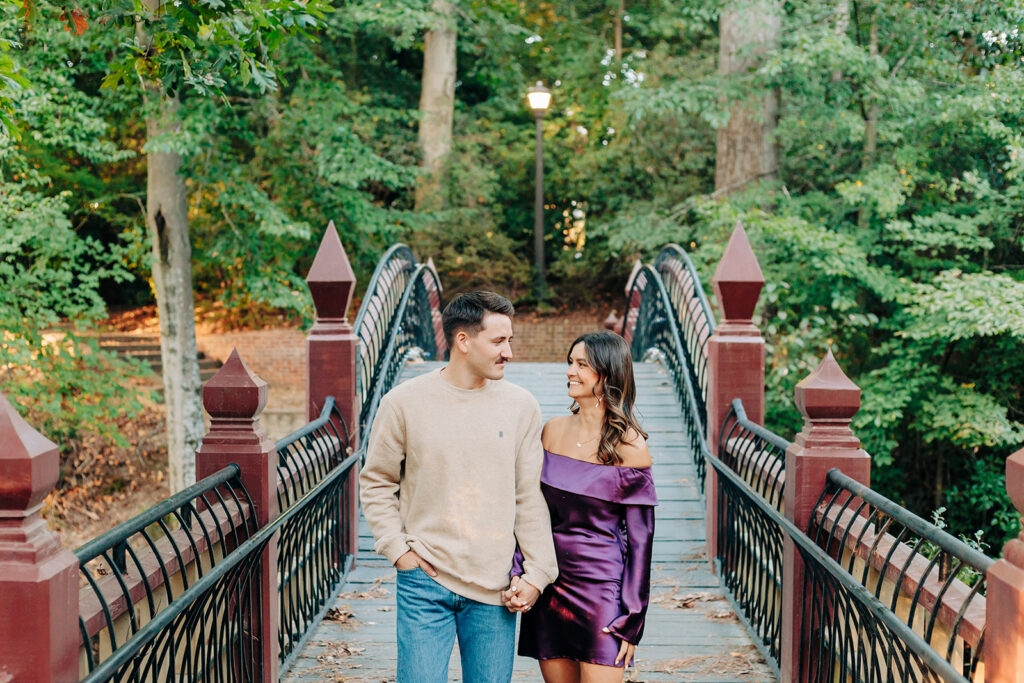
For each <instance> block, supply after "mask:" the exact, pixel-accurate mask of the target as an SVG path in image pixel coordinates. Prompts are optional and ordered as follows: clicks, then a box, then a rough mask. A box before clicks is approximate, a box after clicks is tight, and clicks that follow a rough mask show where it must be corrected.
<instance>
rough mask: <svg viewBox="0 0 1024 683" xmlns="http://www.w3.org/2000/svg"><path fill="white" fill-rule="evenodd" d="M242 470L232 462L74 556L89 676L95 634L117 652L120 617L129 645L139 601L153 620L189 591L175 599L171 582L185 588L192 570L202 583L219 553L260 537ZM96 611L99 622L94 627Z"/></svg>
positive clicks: (93, 662) (137, 621) (139, 626)
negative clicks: (256, 535) (79, 580)
mask: <svg viewBox="0 0 1024 683" xmlns="http://www.w3.org/2000/svg"><path fill="white" fill-rule="evenodd" d="M240 471H241V470H240V469H239V467H238V466H237V465H234V464H231V465H228V466H227V467H225V468H223V469H222V470H220V471H218V472H216V473H214V474H212V475H210V476H209V477H206V478H205V479H202V480H200V481H198V482H196V483H195V484H193V485H192V486H189V487H188V488H186V489H184V490H182V491H179V492H178V493H176V494H174V495H172V496H170V497H168V498H166V499H165V500H163V501H161V502H159V503H157V504H156V505H155V506H153V507H151V508H149V509H148V510H145V511H144V512H141V513H140V514H138V515H136V516H134V517H132V518H131V519H129V520H128V521H126V522H123V523H122V524H119V525H117V526H116V527H114V528H113V529H110V530H109V531H107V532H105V533H103V534H101V535H99V536H97V537H96V538H94V539H92V540H91V541H88V542H86V543H85V544H83V545H82V546H80V547H79V548H77V549H76V550H75V551H74V555H75V558H76V559H77V560H78V563H79V571H80V574H81V576H82V577H83V578H84V580H85V585H84V586H83V587H82V588H81V590H80V595H81V596H82V597H81V598H80V610H79V615H78V626H79V632H80V633H81V636H82V649H83V650H84V652H85V663H86V666H87V668H88V669H89V670H90V671H92V670H94V669H96V668H97V666H98V663H97V661H96V656H97V654H98V653H97V652H94V643H93V638H94V637H97V636H98V635H99V634H100V633H105V637H106V643H107V647H109V648H110V649H111V650H112V651H114V652H116V651H117V650H118V649H119V647H118V637H117V631H118V629H117V628H116V622H117V621H118V620H120V619H121V618H123V617H124V616H126V615H127V616H128V624H129V630H130V633H129V635H128V636H127V637H126V642H130V640H131V639H132V638H134V637H135V636H136V635H137V634H138V633H139V632H140V631H141V630H142V629H143V628H145V626H146V624H140V621H141V615H140V614H139V613H137V611H136V609H135V607H134V606H135V604H136V603H138V602H140V601H143V600H144V601H145V604H146V606H147V608H148V615H149V618H150V621H152V619H154V618H155V617H154V615H156V616H159V615H160V614H161V613H162V612H161V607H160V605H159V603H160V602H161V600H166V602H167V603H168V604H172V603H173V602H174V601H175V600H180V599H181V595H183V594H184V593H183V592H182V593H181V594H176V591H175V587H174V584H175V581H172V578H176V577H180V581H181V583H182V590H183V591H187V590H188V588H189V572H188V571H187V569H188V568H189V567H194V568H195V572H196V574H197V576H198V577H199V578H200V579H201V578H202V577H203V576H204V575H205V574H206V573H208V572H209V571H211V570H212V569H213V568H214V567H216V566H217V564H218V561H219V560H218V557H217V556H218V554H219V555H220V556H221V557H223V556H226V555H228V554H229V553H230V549H231V547H233V546H234V545H237V544H238V543H239V542H241V541H244V540H245V539H246V538H249V537H250V536H251V535H252V533H254V532H255V520H254V518H253V515H252V514H251V512H252V501H251V499H250V498H249V494H248V492H247V491H246V490H245V487H244V486H243V485H242V482H241V479H240V476H239V475H240ZM222 492H225V493H222ZM236 492H237V493H236ZM225 495H226V496H227V497H228V498H229V499H226V498H225ZM168 518H170V519H168ZM154 526H155V527H156V528H155V529H154V530H153V532H152V533H151V532H150V528H151V527H154ZM172 527H174V528H172ZM204 558H205V560H206V562H205V567H204ZM100 560H102V563H101V564H99V565H97V566H92V565H93V564H96V563H97V562H99V561H100ZM129 560H130V562H129ZM104 565H105V566H104ZM94 571H95V574H96V575H95V576H94ZM108 577H112V579H113V581H112V580H111V578H108ZM159 593H162V594H163V598H161V597H160V596H159V595H158V594H159ZM163 609H166V608H163ZM97 614H98V615H99V616H100V621H99V622H98V623H94V622H96V616H97Z"/></svg>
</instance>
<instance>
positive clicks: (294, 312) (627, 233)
mask: <svg viewBox="0 0 1024 683" xmlns="http://www.w3.org/2000/svg"><path fill="white" fill-rule="evenodd" d="M453 4H454V14H455V17H454V21H455V23H456V28H457V30H456V34H457V44H456V51H457V55H456V63H457V72H456V74H457V79H456V83H455V97H454V103H453V108H454V111H453V126H452V141H451V153H450V156H449V160H448V162H447V167H446V171H445V176H444V178H443V179H442V180H441V184H440V186H439V189H438V190H437V191H439V192H442V193H443V194H444V199H445V201H444V202H439V203H436V204H433V203H432V204H431V205H430V207H429V208H423V207H421V209H420V210H417V209H416V198H415V195H416V188H417V185H418V184H419V182H420V179H421V177H422V171H421V170H420V158H419V147H418V144H419V142H418V139H417V130H418V127H419V118H420V116H419V102H420V95H421V81H422V70H423V52H424V40H425V35H426V33H427V31H429V30H430V29H431V27H432V26H434V25H435V24H436V20H437V17H436V16H435V12H434V5H433V3H432V2H430V0H398V1H396V2H386V3H381V2H376V1H370V0H351V1H348V2H322V3H320V2H302V1H300V0H294V1H285V0H281V1H276V0H275V1H272V2H271V1H268V0H260V1H257V0H244V1H243V0H204V1H200V2H192V3H171V4H170V5H169V6H168V8H167V11H166V12H164V13H162V14H159V15H152V14H151V13H150V14H147V12H146V9H145V8H146V3H143V2H141V0H139V1H134V2H133V1H130V0H106V1H103V2H96V3H89V4H84V3H83V4H81V5H78V6H72V5H57V4H53V3H49V2H43V1H42V0H32V1H30V2H24V3H23V2H21V1H20V0H19V1H18V2H4V3H0V125H2V126H3V131H4V132H2V133H0V135H2V136H3V144H2V145H0V195H2V198H3V202H2V206H3V208H2V209H0V228H2V231H3V235H4V239H3V241H2V243H0V325H2V327H3V329H4V331H5V333H6V335H5V336H4V337H3V341H2V342H0V346H2V352H0V353H2V354H3V355H2V361H0V362H2V363H3V364H5V365H6V366H7V367H9V368H15V367H28V366H31V365H33V364H35V366H36V367H41V366H40V365H39V363H40V361H37V360H34V359H35V358H36V357H37V356H38V357H39V358H45V357H47V356H46V354H56V353H58V352H57V351H56V349H57V348H60V349H63V351H60V353H63V354H70V355H67V357H66V358H64V359H63V360H59V363H63V365H62V366H61V367H70V366H69V365H68V363H70V360H69V359H70V358H71V357H74V358H75V362H77V363H82V362H85V361H84V360H83V359H85V358H92V359H95V360H96V361H97V362H99V359H100V358H101V357H102V356H101V355H100V354H91V355H88V356H87V355H82V354H79V353H76V352H73V351H72V350H71V348H72V347H70V346H66V345H65V346H60V345H58V346H52V345H48V342H47V341H46V339H44V337H43V334H42V332H41V330H42V329H44V328H52V327H53V326H55V325H56V324H57V323H58V322H60V321H68V320H70V321H73V322H74V323H75V324H76V325H79V324H80V323H82V322H87V321H95V320H97V319H99V318H101V317H102V315H103V311H104V307H105V306H111V305H112V306H131V305H138V304H142V303H148V302H150V301H151V300H152V296H153V294H152V290H151V287H150V285H149V281H148V278H149V274H150V265H149V259H150V258H151V257H150V254H149V251H148V247H147V243H146V240H147V236H146V228H145V218H146V217H145V211H144V209H142V208H140V207H143V206H144V203H145V200H146V197H145V164H144V155H145V154H146V152H148V151H149V150H152V149H154V148H158V147H159V146H160V145H164V146H166V148H167V149H173V150H175V151H176V152H178V153H180V154H181V155H182V158H183V160H184V166H183V171H182V172H183V174H184V177H185V180H186V185H187V189H188V214H189V215H188V219H189V231H190V235H191V240H192V249H193V277H194V280H195V286H196V292H197V298H198V305H199V306H200V308H203V309H205V310H206V311H213V312H216V313H217V314H218V315H222V316H224V317H225V318H226V319H228V320H230V321H231V322H232V323H233V324H238V325H246V324H259V323H260V321H262V320H265V319H266V314H268V313H272V314H280V315H284V316H286V317H289V318H290V319H292V320H302V319H308V317H309V315H310V304H309V300H308V296H307V294H306V289H305V287H304V286H303V284H302V278H303V276H304V274H305V272H306V270H307V268H308V266H309V263H310V262H311V260H312V257H313V254H314V250H315V245H316V242H317V241H316V240H315V239H313V235H314V233H315V232H316V231H318V230H320V229H321V228H322V227H323V226H324V225H326V223H327V222H328V220H334V221H335V224H336V225H337V226H338V228H339V231H340V232H341V235H342V240H343V242H344V244H345V246H346V249H347V251H348V254H349V257H350V259H351V261H352V265H353V267H354V269H355V271H356V274H357V278H358V279H359V282H360V284H362V285H364V286H365V283H366V282H367V280H368V279H369V274H370V273H371V272H372V268H373V265H374V263H375V262H376V258H377V256H378V255H379V254H380V253H381V252H382V250H383V249H384V248H385V247H386V246H387V245H389V244H390V243H392V242H394V241H396V240H403V241H406V242H408V243H410V244H411V245H412V246H413V247H414V248H415V249H416V250H417V251H418V252H419V253H420V254H422V255H423V256H424V258H425V257H426V256H433V257H434V260H435V261H436V263H437V265H438V269H439V271H440V274H441V277H442V280H443V281H444V283H445V285H446V287H447V288H448V292H457V291H462V290H466V289H470V288H477V287H490V288H493V289H496V290H499V291H503V292H505V293H506V294H508V295H510V296H511V297H513V298H514V299H515V300H516V301H517V302H518V303H524V304H530V303H531V302H530V298H529V297H530V288H529V282H530V263H531V257H530V253H531V250H530V247H531V239H532V224H533V221H532V218H533V214H532V189H533V175H532V174H533V171H532V168H533V155H534V141H533V132H534V131H533V118H532V115H531V114H530V112H529V111H528V110H527V108H526V106H525V103H524V94H525V92H526V89H527V88H528V87H529V85H530V84H532V83H533V82H535V81H537V80H543V81H545V82H546V84H547V85H548V87H550V88H551V89H552V93H553V103H552V109H551V110H550V111H549V112H548V113H547V114H546V115H545V117H544V119H543V129H544V152H545V166H546V177H545V221H546V223H545V227H546V247H547V259H548V263H549V264H550V265H549V287H550V288H551V290H552V291H553V299H554V300H556V301H560V302H563V303H564V304H566V305H581V304H588V303H593V302H594V301H601V302H608V301H614V302H615V303H616V305H619V303H618V302H619V299H618V297H620V296H621V294H620V289H621V284H622V282H623V281H624V278H625V275H626V273H627V272H628V268H629V263H630V261H631V259H632V258H633V257H634V256H638V255H643V256H650V255H652V254H653V253H654V252H655V251H656V250H657V249H658V248H659V247H660V246H662V245H663V244H665V243H666V242H677V243H679V244H681V245H682V246H683V247H684V248H686V249H687V250H688V251H690V252H691V254H692V255H693V256H694V259H695V261H696V262H697V263H698V267H699V268H700V270H701V272H702V275H703V277H704V279H705V282H706V283H707V282H709V281H710V275H711V273H712V272H713V269H714V265H715V263H716V262H717V260H718V258H719V257H720V255H721V253H722V250H723V249H724V245H725V242H726V239H727V237H728V234H729V232H730V231H731V229H732V227H733V225H735V223H736V221H737V220H742V221H743V223H744V225H745V227H746V228H747V231H748V234H749V235H750V237H751V239H752V241H753V243H754V247H755V250H756V252H757V254H758V258H759V259H760V261H761V265H762V268H763V269H764V271H765V275H766V278H767V284H766V287H765V290H764V293H763V294H762V299H761V304H760V306H759V309H758V315H759V318H760V319H759V323H760V325H761V329H762V330H763V331H764V334H765V337H766V339H767V341H768V344H769V352H768V388H767V390H768V397H769V398H768V400H769V410H768V415H767V419H766V421H767V424H768V426H769V427H770V428H772V429H774V430H776V431H778V432H780V433H782V434H784V435H787V436H789V435H792V434H793V433H794V432H795V431H796V430H797V429H798V428H799V415H798V414H797V413H796V410H795V408H794V407H793V402H792V396H793V387H794V385H795V383H796V382H797V381H798V380H799V379H801V378H803V377H804V376H806V375H807V374H808V373H809V372H810V370H811V369H812V368H813V367H814V365H815V364H816V363H817V360H818V359H820V358H821V356H822V355H823V354H824V352H825V350H826V349H827V348H831V349H832V350H833V351H834V352H835V354H836V356H837V358H838V360H839V362H840V364H841V365H842V366H843V368H844V370H845V371H846V372H847V374H849V375H850V377H851V378H852V379H853V380H854V381H855V382H857V383H858V384H859V385H860V386H861V387H862V389H863V407H862V409H861V411H860V413H859V415H858V417H857V421H856V424H855V426H856V429H857V433H858V435H859V436H860V437H861V438H862V440H863V442H864V446H865V448H866V449H867V450H868V451H869V452H870V453H871V454H872V456H873V458H874V465H875V468H874V471H873V475H872V478H873V482H874V483H875V484H876V485H877V486H878V487H879V488H881V489H882V490H883V491H884V492H886V493H887V494H888V495H890V496H892V497H894V498H896V499H897V500H899V501H901V502H904V503H905V504H907V505H909V506H910V507H912V508H913V509H915V510H916V511H918V512H919V513H921V514H923V515H925V516H928V515H930V514H931V512H932V511H934V510H937V509H940V508H944V509H945V516H946V518H947V521H948V523H949V525H950V526H951V528H953V529H955V530H957V531H959V532H961V533H965V534H972V533H973V532H974V531H975V530H983V531H984V533H985V536H984V538H985V539H986V541H987V542H988V543H990V544H991V545H992V546H993V547H998V546H999V545H1001V542H1002V539H1003V538H1005V537H1006V536H1008V535H1009V534H1011V533H1015V531H1016V529H1017V523H1018V522H1017V519H1016V517H1015V515H1014V514H1013V511H1012V507H1011V506H1010V504H1009V501H1008V500H1007V499H1006V496H1005V491H1004V485H1003V480H1002V476H1003V475H1002V472H1003V459H1004V458H1005V456H1006V455H1007V454H1009V453H1010V452H1011V451H1012V450H1014V449H1015V448H1017V447H1019V446H1020V445H1021V443H1022V442H1024V401H1022V391H1024V354H1021V353H1020V348H1021V345H1022V343H1024V306H1022V305H1021V301H1024V231H1022V226H1024V220H1022V219H1024V216H1022V213H1024V208H1022V207H1024V203H1022V201H1021V200H1022V195H1024V137H1022V135H1024V119H1022V117H1024V115H1022V114H1021V112H1022V110H1024V109H1022V107H1021V104H1022V100H1024V68H1022V66H1024V64H1022V61H1024V50H1022V44H1021V35H1020V29H1019V27H1020V25H1021V22H1022V19H1024V5H1022V3H1021V2H1020V1H1019V0H1004V1H1001V2H995V1H993V0H943V1H942V2H925V1H924V0H911V1H910V2H905V3H882V2H877V0H791V1H790V2H786V3H777V4H776V7H777V11H778V12H779V14H780V24H781V28H780V31H779V39H778V42H777V44H774V45H771V46H769V48H768V49H767V50H766V51H762V52H761V53H759V55H758V59H757V60H756V62H755V63H754V64H753V66H751V67H750V68H748V69H746V70H741V71H738V72H733V73H723V72H722V71H720V69H719V68H718V62H719V47H720V45H719V30H718V27H719V23H718V22H719V16H720V12H721V11H722V6H723V5H725V4H727V3H707V2H700V1H698V0H676V1H673V2H668V1H664V0H649V1H645V2H625V3H620V2H618V0H615V1H614V2H613V1H612V0H584V1H582V2H569V1H567V0H550V1H547V2H524V3H515V2H502V1H495V0H472V1H470V2H462V3H453ZM761 4H762V5H764V4H766V3H761ZM737 7H740V10H739V11H741V10H742V3H739V5H737ZM732 9H736V8H732ZM762 9H763V8H762ZM140 29H144V30H146V31H147V32H148V33H149V34H151V35H153V36H156V37H157V38H156V40H155V42H154V44H153V46H152V48H151V52H150V53H147V54H140V53H139V51H138V50H137V49H136V50H132V49H127V48H126V47H125V46H126V44H129V43H131V42H132V40H134V32H135V31H137V30H140ZM617 36H619V37H618V38H617ZM157 77H158V80H159V82H160V84H161V87H163V88H165V89H167V90H168V91H174V92H176V93H179V94H180V97H181V102H182V107H181V109H180V115H181V132H180V134H177V135H175V136H172V137H169V138H167V139H163V140H156V141H152V140H151V141H148V142H147V136H146V117H147V113H148V112H147V106H148V105H147V104H146V102H145V101H144V97H143V94H144V93H143V87H142V81H143V80H145V79H146V78H157ZM769 92H771V93H776V94H777V96H778V109H777V120H775V121H772V124H773V126H774V137H773V140H774V146H775V151H776V152H777V171H776V172H775V173H774V175H773V176H772V177H765V178H764V179H763V180H762V181H760V182H751V183H748V184H746V185H744V186H742V187H738V188H730V189H729V192H728V193H723V192H717V193H716V191H715V167H716V135H717V132H718V131H719V129H721V128H723V126H725V125H726V124H727V123H728V121H729V118H730V116H732V115H733V114H732V113H731V112H733V111H735V110H736V107H737V106H738V105H743V104H744V103H749V102H752V101H755V100H756V99H758V98H762V97H763V96H764V94H765V93H769ZM147 144H148V146H147ZM65 291H67V292H72V294H71V295H64V292H65ZM73 339H76V337H75V336H74V335H72V337H69V340H73ZM68 343H73V342H71V341H69V342H68ZM44 349H46V351H45V352H44V351H43V350H44ZM39 354H42V355H39ZM47 362H49V361H47ZM53 362H54V363H58V357H57V356H54V361H53ZM89 362H92V361H89ZM112 362H116V361H113V360H110V359H107V360H104V361H103V363H112ZM105 368H106V366H103V365H102V364H101V365H100V366H97V367H96V368H95V372H96V373H99V374H98V375H97V376H102V373H103V372H106V371H107V370H106V369H105ZM40 372H43V375H45V376H47V377H58V376H62V375H60V373H49V372H44V371H40ZM32 376H36V375H32V374H31V373H28V374H25V373H22V374H21V375H20V379H18V377H19V375H18V373H17V372H14V371H9V372H8V374H7V375H6V379H4V378H3V377H0V384H2V386H3V389H4V390H5V391H8V392H11V393H12V394H13V395H14V397H15V398H16V399H17V400H20V401H22V402H23V403H25V404H32V405H37V406H39V407H40V409H41V410H44V411H47V410H49V411H50V412H49V413H48V414H56V412H55V410H54V407H53V406H52V405H50V407H49V408H47V407H46V406H47V405H48V404H47V403H46V401H45V400H44V396H43V394H44V393H45V392H44V391H43V389H42V388H41V386H40V385H35V388H34V389H33V388H32V387H33V384H32V382H31V381H30V380H29V378H30V377H32ZM69 376H70V375H69ZM67 381H69V382H70V379H69V380H67ZM90 387H91V388H89V389H88V390H85V391H83V389H82V388H69V389H67V390H63V389H62V390H59V391H56V392H54V391H51V392H50V393H49V394H47V396H51V397H52V396H56V395H61V396H81V395H83V394H89V393H90V392H92V391H93V389H95V387H92V385H90ZM33 391H35V392H36V393H33ZM91 395H92V396H94V397H95V400H96V403H97V405H98V407H97V410H99V411H103V410H115V409H116V410H121V409H122V408H112V407H111V406H114V405H116V402H113V401H111V400H107V399H105V398H104V397H103V395H102V394H98V393H93V394H91ZM90 400H92V399H90ZM129 403H130V401H129ZM65 405H67V402H66V401H65ZM127 405H128V404H126V406H127ZM123 409H128V408H127V407H125V408H123ZM88 419H89V420H91V421H97V422H102V419H101V415H89V416H88Z"/></svg>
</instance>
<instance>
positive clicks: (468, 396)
mask: <svg viewBox="0 0 1024 683" xmlns="http://www.w3.org/2000/svg"><path fill="white" fill-rule="evenodd" d="M514 312H515V310H514V309H513V307H512V304H511V302H509V300H508V299H506V298H504V297H502V296H499V295H498V294H494V293H492V292H472V293H469V294H462V295H460V296H458V297H456V298H455V299H453V300H452V301H451V303H449V304H448V306H447V307H446V308H445V309H444V313H443V315H442V320H443V325H444V334H445V338H446V339H447V341H448V347H449V353H450V360H449V362H448V365H447V366H446V367H444V368H442V369H440V370H435V371H433V372H430V373H428V374H426V375H422V376H420V377H417V378H415V379H412V380H409V381H408V382H405V383H404V384H401V385H399V386H398V387H396V388H395V389H393V390H392V391H390V392H388V394H387V395H386V396H385V397H384V398H383V399H382V400H381V404H380V407H379V409H378V411H377V416H376V418H375V419H374V422H373V427H372V429H371V433H370V442H369V447H368V450H367V456H366V464H365V466H364V467H363V470H362V472H361V473H360V475H359V481H360V497H361V500H362V504H363V513H364V514H365V515H366V519H367V521H368V522H369V523H370V529H371V530H372V531H373V535H374V538H375V539H376V543H375V544H374V549H375V550H376V551H377V552H378V553H380V554H381V555H384V556H385V557H386V558H387V559H388V561H389V562H391V563H392V564H393V565H395V568H396V569H397V570H398V579H397V584H398V591H397V592H398V596H397V601H398V683H442V682H443V681H446V680H447V676H448V660H449V658H450V657H451V653H452V646H453V644H454V642H455V637H456V635H457V636H458V639H459V651H460V654H461V657H462V672H463V679H464V680H465V681H467V683H507V682H508V681H509V680H510V679H511V677H512V661H513V650H514V645H515V642H514V641H515V614H514V613H513V612H512V611H510V610H509V609H506V607H505V606H504V605H503V602H502V591H503V589H506V588H509V589H510V590H514V591H515V593H516V596H517V601H516V605H517V606H519V605H521V606H522V607H521V608H520V609H528V608H529V607H530V606H532V605H533V603H534V602H536V600H537V598H538V597H539V595H540V591H542V590H544V587H545V586H547V585H548V583H550V582H551V581H552V580H554V578H555V576H556V575H557V573H558V564H557V561H556V560H555V550H554V544H553V542H552V539H551V521H550V518H549V517H548V508H547V505H546V503H545V502H544V497H543V495H542V494H541V492H540V472H541V467H542V465H543V457H544V455H543V448H542V446H541V442H540V431H541V415H540V408H539V406H538V405H537V401H536V399H534V398H533V396H531V395H530V394H529V393H528V392H527V391H526V390H524V389H522V388H521V387H518V386H516V385H514V384H511V383H508V382H503V381H501V380H502V378H503V377H504V376H505V364H506V363H507V362H508V361H509V360H511V358H512V349H511V347H510V342H511V340H512V315H513V313H514ZM517 542H518V544H519V548H520V551H521V553H522V555H523V558H524V562H523V569H524V573H523V575H522V578H521V580H520V581H519V582H518V583H517V585H516V586H515V587H514V589H513V588H512V587H510V586H509V570H510V568H511V565H512V556H513V553H514V552H515V549H516V543H517ZM506 595H508V593H506Z"/></svg>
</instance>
